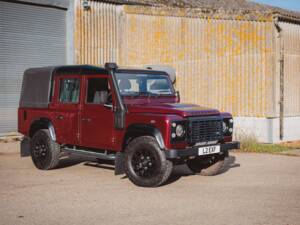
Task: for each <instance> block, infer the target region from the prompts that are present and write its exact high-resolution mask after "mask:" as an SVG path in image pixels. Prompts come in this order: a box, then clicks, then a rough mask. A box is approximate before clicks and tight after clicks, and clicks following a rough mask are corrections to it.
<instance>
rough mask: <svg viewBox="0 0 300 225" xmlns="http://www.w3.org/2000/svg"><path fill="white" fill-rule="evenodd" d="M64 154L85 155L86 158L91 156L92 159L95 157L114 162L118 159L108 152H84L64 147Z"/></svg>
mask: <svg viewBox="0 0 300 225" xmlns="http://www.w3.org/2000/svg"><path fill="white" fill-rule="evenodd" d="M62 151H63V152H66V153H72V154H77V155H85V156H90V157H95V158H98V159H103V160H112V161H114V160H115V159H116V155H115V154H108V153H106V152H104V153H102V152H96V151H89V150H84V149H77V148H67V147H64V148H63V149H62Z"/></svg>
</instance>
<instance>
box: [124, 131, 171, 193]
mask: <svg viewBox="0 0 300 225" xmlns="http://www.w3.org/2000/svg"><path fill="white" fill-rule="evenodd" d="M172 168H173V165H172V162H170V161H168V160H167V159H166V157H165V154H164V153H163V151H162V150H161V149H160V148H159V146H158V144H157V142H156V140H155V139H154V138H153V137H150V136H142V137H138V138H136V139H134V140H133V141H131V142H130V143H129V144H128V146H127V147H126V149H125V172H126V175H127V176H128V178H129V179H130V180H131V181H132V182H133V183H134V184H135V185H138V186H141V187H157V186H160V185H161V184H163V183H164V182H166V181H167V180H168V178H169V176H170V174H171V172H172Z"/></svg>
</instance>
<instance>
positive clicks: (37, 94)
mask: <svg viewBox="0 0 300 225" xmlns="http://www.w3.org/2000/svg"><path fill="white" fill-rule="evenodd" d="M116 72H119V73H125V72H134V73H151V74H167V73H166V72H165V71H160V70H152V69H130V68H123V69H122V68H118V69H116ZM67 74H74V75H75V74H76V75H96V74H109V71H108V70H106V69H104V68H102V67H97V66H91V65H72V66H49V67H38V68H30V69H27V70H26V71H25V72H24V76H23V83H22V89H21V96H20V102H19V107H22V108H48V105H49V102H50V95H51V87H52V80H53V77H54V76H55V75H67Z"/></svg>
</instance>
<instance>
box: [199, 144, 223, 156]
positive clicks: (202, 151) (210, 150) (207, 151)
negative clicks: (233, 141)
mask: <svg viewBox="0 0 300 225" xmlns="http://www.w3.org/2000/svg"><path fill="white" fill-rule="evenodd" d="M220 151H221V147H220V145H214V146H207V147H201V148H198V155H211V154H215V153H219V152H220Z"/></svg>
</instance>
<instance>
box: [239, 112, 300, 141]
mask: <svg viewBox="0 0 300 225" xmlns="http://www.w3.org/2000/svg"><path fill="white" fill-rule="evenodd" d="M234 136H235V139H240V138H241V137H243V136H248V137H255V138H256V139H257V140H258V141H259V142H262V143H279V142H282V141H296V140H300V117H286V118H285V119H284V139H283V140H282V141H281V140H280V138H279V118H258V117H235V118H234Z"/></svg>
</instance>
